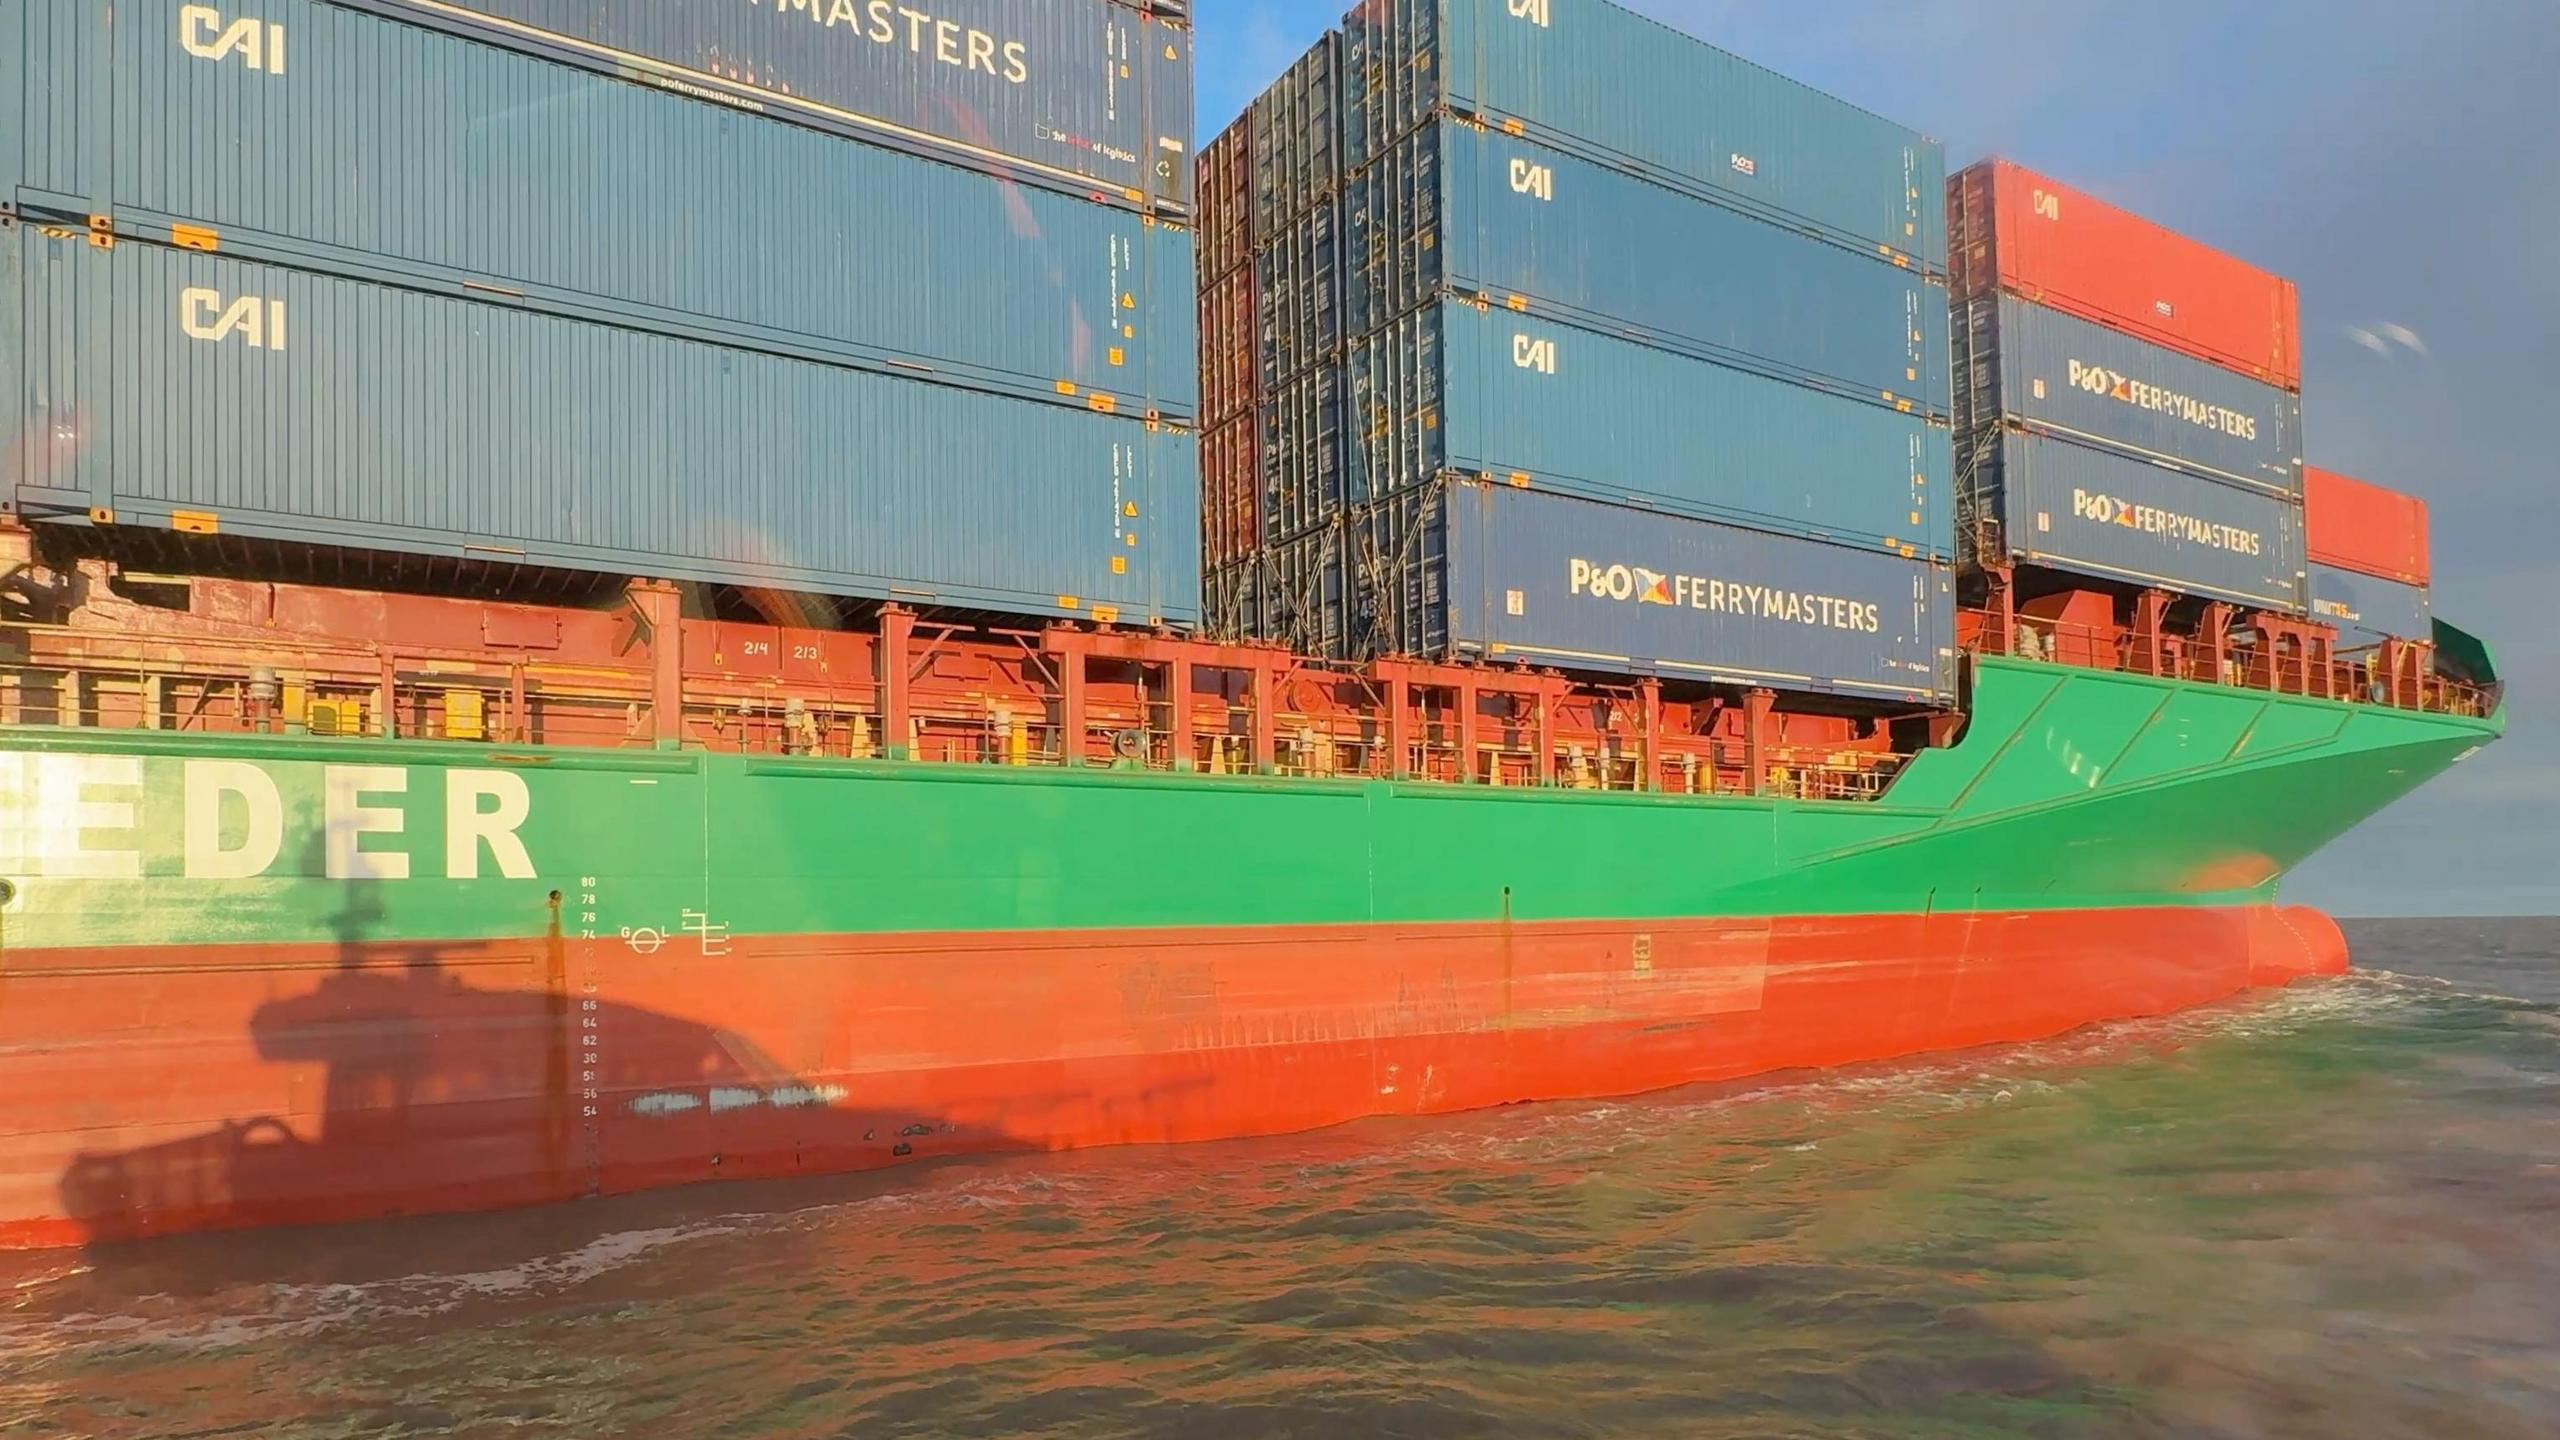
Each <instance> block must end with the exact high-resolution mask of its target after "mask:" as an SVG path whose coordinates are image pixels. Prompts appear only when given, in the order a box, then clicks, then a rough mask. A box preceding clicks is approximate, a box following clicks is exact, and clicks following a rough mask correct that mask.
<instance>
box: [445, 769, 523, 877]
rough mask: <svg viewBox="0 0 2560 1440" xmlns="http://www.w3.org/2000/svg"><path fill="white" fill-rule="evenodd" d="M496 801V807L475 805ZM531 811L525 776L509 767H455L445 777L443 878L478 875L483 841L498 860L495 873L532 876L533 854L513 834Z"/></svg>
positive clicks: (506, 875) (510, 875)
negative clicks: (456, 768) (494, 768)
mask: <svg viewBox="0 0 2560 1440" xmlns="http://www.w3.org/2000/svg"><path fill="white" fill-rule="evenodd" d="M482 800H495V801H496V802H498V803H497V807H496V808H495V809H490V810H483V809H481V808H480V802H481V801H482ZM532 813H533V796H532V794H531V793H530V792H529V791H527V790H526V788H525V783H524V777H523V776H521V775H518V774H517V773H515V772H514V771H512V770H454V771H450V772H448V773H447V774H446V775H445V777H444V873H445V878H446V879H448V880H477V879H479V878H480V847H481V846H482V845H483V844H486V845H487V846H488V847H489V854H490V856H491V857H492V858H494V859H495V860H496V861H497V862H498V873H499V874H501V875H503V876H505V877H506V878H508V879H510V880H530V879H532V878H533V857H532V856H530V855H528V854H526V853H525V849H524V840H523V838H522V837H520V836H518V835H517V834H516V831H517V830H518V829H519V828H520V827H522V826H523V824H524V821H525V817H526V816H527V815H530V814H532Z"/></svg>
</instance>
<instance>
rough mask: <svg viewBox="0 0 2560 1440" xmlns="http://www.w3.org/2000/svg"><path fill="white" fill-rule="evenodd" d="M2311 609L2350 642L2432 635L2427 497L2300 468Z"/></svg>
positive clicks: (2423, 639)
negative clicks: (2309, 559)
mask: <svg viewBox="0 0 2560 1440" xmlns="http://www.w3.org/2000/svg"><path fill="white" fill-rule="evenodd" d="M2303 508H2304V519H2305V522H2306V523H2305V525H2304V529H2305V531H2306V533H2307V535H2308V538H2309V546H2308V548H2309V552H2310V557H2311V578H2310V584H2311V615H2312V618H2313V619H2316V620H2321V621H2325V622H2326V623H2328V624H2331V625H2335V626H2337V627H2338V633H2339V636H2340V639H2341V641H2342V643H2344V644H2345V645H2346V646H2348V647H2350V648H2358V647H2362V646H2367V645H2374V644H2379V643H2380V642H2382V641H2384V640H2389V639H2398V640H2415V641H2418V642H2420V643H2430V642H2432V641H2433V640H2434V639H2435V605H2434V600H2433V597H2432V595H2431V594H2430V592H2429V588H2428V587H2429V584H2430V581H2431V579H2432V574H2433V572H2432V567H2431V563H2430V553H2429V540H2428V533H2427V502H2425V501H2424V500H2421V499H2418V498H2417V497H2416V496H2414V495H2403V494H2401V493H2400V492H2399V491H2396V490H2386V489H2384V488H2383V487H2381V486H2379V485H2370V484H2367V483H2366V482H2364V481H2362V480H2355V479H2350V478H2349V477H2347V476H2344V475H2340V474H2337V473H2336V472H2334V471H2329V470H2322V469H2319V468H2318V467H2316V466H2314V467H2310V468H2307V469H2306V470H2305V471H2304V472H2303Z"/></svg>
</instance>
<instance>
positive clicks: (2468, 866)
mask: <svg viewBox="0 0 2560 1440" xmlns="http://www.w3.org/2000/svg"><path fill="white" fill-rule="evenodd" d="M1559 3H1560V4H1561V3H1567V0H1559ZM1577 3H1578V0H1577ZM1634 8H1636V9H1638V10H1641V11H1644V12H1645V13H1647V14H1650V15H1653V16H1655V17H1656V18H1658V19H1661V20H1665V21H1668V22H1670V23H1672V24H1674V25H1677V26H1679V27H1681V28H1682V29H1684V30H1687V31H1689V32H1691V33H1693V34H1696V35H1700V36H1703V37H1704V38H1706V39H1708V40H1711V41H1713V42H1715V43H1716V44H1719V45H1722V46H1724V47H1725V48H1727V49H1730V50H1733V51H1736V52H1738V53H1740V54H1742V55H1744V56H1747V57H1749V58H1751V59H1753V60H1757V61H1759V62H1761V63H1763V64H1766V65H1769V66H1771V67H1773V68H1775V69H1777V70H1780V71H1783V72H1785V73H1787V74H1789V75H1793V76H1795V77H1796V78H1798V79H1801V80H1804V81H1807V82H1809V83H1811V84H1814V85H1818V86H1820V87H1821V88H1823V89H1825V90H1828V91H1831V92H1832V93H1834V94H1837V95H1841V96H1844V97H1847V98H1848V99H1851V100H1854V101H1857V102H1858V103H1860V104H1862V105H1865V106H1867V107H1868V108H1869V109H1872V110H1877V111H1880V112H1882V113H1884V114H1886V115H1890V116H1893V117H1895V118H1897V119H1901V120H1903V121H1906V122H1908V123H1910V124H1914V125H1917V126H1919V127H1920V128H1922V129H1924V130H1927V131H1928V132H1930V133H1931V134H1934V135H1936V136H1938V137H1939V138H1941V139H1943V140H1944V141H1946V143H1947V151H1948V158H1949V160H1950V161H1951V162H1952V163H1956V164H1962V163H1964V162H1966V161H1969V160H1973V159H1976V158H1979V157H1980V156H1983V155H1986V154H1993V153H1998V154H2005V155H2009V156H2011V157H2013V158H2016V159H2018V160H2020V161H2023V162H2025V163H2027V164H2029V165H2032V166H2035V167H2037V168H2040V169H2044V170H2047V171H2050V172H2052V173H2053V174H2055V175H2057V176H2060V177H2061V178H2064V179H2066V180H2070V181H2072V182H2074V183H2076V184H2079V185H2081V186H2082V187H2084V188H2086V189H2090V190H2093V191H2095V192H2097V193H2098V194H2100V195H2103V196H2105V197H2107V198H2109V199H2111V200H2114V201H2116V202H2118V203H2120V204H2124V205H2127V206H2130V207H2132V208H2134V209H2137V210H2140V211H2142V212H2143V213H2145V214H2148V215H2151V216H2153V217H2154V218H2157V219H2159V220H2162V221H2164V222H2166V223H2168V224H2170V225H2173V226H2176V227H2177V228H2179V229H2182V230H2186V231H2188V232H2190V233H2193V234H2195V235H2198V236H2201V237H2203V238H2205V239H2207V240H2210V241H2212V242H2213V243H2215V244H2218V245H2220V246H2222V247H2224V248H2226V249H2229V250H2232V251H2235V252H2237V253H2239V254H2241V255H2243V256H2246V257H2248V258H2249V259H2251V260H2254V261H2256V262H2258V263H2260V264H2262V265H2266V266H2268V267H2270V268H2273V269H2276V270H2280V271H2282V272H2284V273H2286V274H2289V275H2292V276H2294V277H2295V278H2296V279H2298V280H2300V281H2301V282H2302V289H2303V304H2304V317H2303V318H2304V325H2305V329H2306V340H2305V347H2304V349H2305V354H2304V363H2305V367H2306V379H2305V382H2304V408H2305V412H2306V416H2305V425H2306V431H2307V435H2308V439H2309V458H2310V459H2311V460H2312V461H2314V462H2315V463H2318V464H2322V465H2326V466H2329V467H2331V468H2333V469H2338V470H2344V471H2347V472H2349V473H2351V474H2356V475H2361V476H2364V477H2366V478H2369V479H2372V480H2376V481H2379V482H2381V483H2383V484H2387V485H2393V486H2397V487H2399V488H2402V489H2407V490H2413V491H2415V492H2417V493H2418V494H2421V495H2423V496H2425V497H2426V498H2427V499H2428V500H2429V501H2430V502H2432V503H2433V505H2434V507H2435V535H2436V563H2437V571H2438V576H2439V579H2438V585H2437V592H2438V595H2437V598H2438V606H2439V609H2440V610H2441V611H2442V613H2443V614H2444V615H2445V616H2446V618H2448V619H2451V620H2453V621H2455V622H2456V623H2458V624H2461V625H2463V626H2464V627H2465V628H2468V629H2472V630H2474V631H2477V632H2479V633H2481V634H2484V635H2486V636H2488V637H2489V638H2490V640H2491V641H2492V642H2493V643H2494V644H2495V645H2496V646H2497V647H2498V651H2499V654H2500V657H2501V658H2502V660H2503V661H2504V663H2505V667H2506V670H2507V672H2508V675H2509V677H2510V679H2511V681H2512V695H2513V701H2514V730H2513V733H2512V735H2511V736H2510V738H2509V739H2508V740H2507V742H2506V743H2504V744H2502V745H2500V746H2497V747H2496V748H2494V749H2491V750H2489V751H2487V752H2485V753H2484V754H2482V755H2481V756H2480V757H2478V758H2477V759H2475V760H2473V761H2472V762H2471V763H2469V764H2467V765H2464V766H2461V767H2459V768H2457V769H2456V770H2455V771H2454V772H2453V773H2452V774H2451V775H2449V776H2447V777H2446V778H2444V779H2442V780H2439V781H2437V782H2436V783H2435V784H2434V785H2433V786H2431V787H2429V788H2428V789H2427V790H2425V791H2423V792H2421V793H2420V794H2419V795H2417V796H2416V797H2414V798H2412V799H2410V800H2408V801H2406V802H2403V803H2402V804H2401V805H2400V806H2398V807H2397V808H2395V809H2393V810H2391V811H2389V812H2387V813H2385V814H2384V815H2382V816H2381V817H2379V818H2378V819H2376V820H2374V821H2373V822H2371V823H2370V824H2368V825H2366V826H2365V827H2364V828H2363V829H2361V830H2359V831H2358V832H2357V833H2356V834H2354V835H2352V836H2350V837H2349V838H2348V839H2346V840H2345V841H2342V842H2340V843H2339V844H2338V845H2337V846H2335V847H2333V848H2332V849H2331V850H2329V851H2328V852H2327V853H2325V854H2324V855H2322V856H2321V857H2320V858H2318V859H2317V860H2315V861H2314V862H2313V863H2312V864H2311V865H2310V866H2308V867H2306V868H2305V870H2304V871H2303V872H2302V873H2301V874H2300V875H2299V876H2298V877H2297V879H2296V880H2295V881H2294V882H2293V884H2292V886H2291V887H2290V889H2289V891H2288V893H2289V894H2290V895H2291V896H2292V897H2293V898H2296V899H2300V900H2305V901H2308V902H2311V903H2315V904H2319V905H2323V906H2325V907H2327V908H2330V909H2332V910H2335V911H2337V912H2338V913H2341V914H2350V915H2357V914H2451V913H2486V914H2546V915H2547V914H2560V405H2555V404H2554V402H2553V400H2552V399H2551V388H2552V378H2553V377H2554V376H2555V375H2560V247H2555V244H2554V242H2555V241H2560V0H2438V3H2436V4H2432V5H2426V6H2415V7H2413V6H2410V5H2407V4H2406V3H2386V0H2250V3H2247V4H2235V3H2232V0H2150V3H2145V4H2140V5H2127V4H2123V3H2121V0H1935V3H1933V0H1900V3H1892V4H1884V3H1870V0H1749V3H1745V0H1636V3H1635V6H1634ZM1196 12H1197V15H1196V20H1197V30H1198V40H1199V44H1198V55H1199V66H1200V70H1199V84H1200V122H1201V128H1200V133H1201V135H1202V137H1203V138H1204V139H1205V138H1206V137H1208V136H1210V135H1212V134H1215V133H1216V132H1217V130H1218V129H1220V128H1222V127H1223V126H1224V125H1225V124H1226V122H1227V121H1228V120H1229V119H1231V118H1232V117H1233V116H1234V115H1235V114H1236V112H1237V111H1238V110H1240V109H1241V108H1242V107H1243V105H1244V102H1245V101H1246V100H1247V99H1248V98H1250V97H1251V96H1252V95H1253V94H1254V93H1255V92H1256V91H1258V90H1260V89H1261V88H1262V87H1263V86H1264V85H1266V84H1268V83H1269V82H1270V80H1271V78H1272V77H1273V76H1275V75H1276V74H1278V73H1279V71H1280V70H1281V69H1282V68H1284V67H1285V66H1286V65H1287V63H1288V62H1289V61H1290V60H1291V59H1293V58H1294V57H1295V56H1296V55H1297V54H1298V53H1299V52H1300V51H1302V50H1304V49H1305V48H1306V46H1307V45H1308V44H1309V43H1311V42H1312V41H1313V40H1314V39H1315V37H1316V36H1317V35H1318V34H1320V33H1321V32H1322V31H1323V29H1324V28H1325V26H1326V25H1327V24H1328V23H1330V21H1331V20H1332V19H1333V18H1334V17H1335V16H1336V15H1337V14H1338V13H1339V7H1337V6H1333V5H1326V4H1307V3H1296V0H1196ZM2386 326H2397V327H2401V328H2403V329H2405V330H2406V331H2407V332H2408V333H2409V334H2410V335H2412V336H2414V337H2415V338H2416V340H2417V342H2418V345H2419V346H2421V347H2423V350H2420V349H2414V348H2411V347H2410V346H2408V345H2406V344H2399V343H2386V344H2384V345H2383V351H2387V352H2388V353H2381V352H2377V351H2376V350H2375V349H2374V348H2371V343H2370V342H2371V341H2372V339H2373V337H2376V336H2378V335H2381V334H2384V333H2389V332H2386V331H2385V330H2384V329H2383V328H2382V327H2386Z"/></svg>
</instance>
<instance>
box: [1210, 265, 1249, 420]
mask: <svg viewBox="0 0 2560 1440" xmlns="http://www.w3.org/2000/svg"><path fill="white" fill-rule="evenodd" d="M1256 284H1257V281H1256V280H1255V277H1254V272H1253V267H1252V266H1250V265H1248V266H1246V267H1244V268H1243V269H1241V270H1233V271H1229V272H1228V273H1227V274H1226V275H1225V276H1223V277H1221V278H1219V279H1216V280H1212V281H1209V282H1208V284H1207V285H1206V286H1205V287H1204V288H1203V289H1202V290H1201V292H1200V421H1201V424H1202V425H1204V426H1217V425H1223V424H1225V423H1227V422H1228V421H1230V420H1232V419H1234V418H1236V417H1237V416H1238V415H1243V414H1247V413H1250V412H1251V411H1252V410H1253V409H1255V408H1256V407H1257V406H1258V405H1260V404H1261V402H1262V312H1261V309H1260V307H1259V306H1258V305H1257V304H1256V303H1255V287H1256Z"/></svg>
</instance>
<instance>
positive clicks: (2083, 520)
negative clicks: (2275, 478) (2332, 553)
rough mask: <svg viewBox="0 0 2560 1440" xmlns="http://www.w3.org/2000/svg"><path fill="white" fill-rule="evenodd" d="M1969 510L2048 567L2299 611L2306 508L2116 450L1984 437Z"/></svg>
mask: <svg viewBox="0 0 2560 1440" xmlns="http://www.w3.org/2000/svg"><path fill="white" fill-rule="evenodd" d="M1961 448H1962V449H1964V450H1965V451H1966V453H1968V454H1969V455H1970V456H1972V457H1973V459H1974V462H1975V465H1976V469H1975V472H1974V476H1975V478H1974V504H1975V507H1976V511H1977V513H1978V514H1979V515H1981V516H1982V517H1983V518H1985V519H1987V520H1991V521H1994V522H1996V523H1997V524H1998V526H1999V530H2000V534H2001V536H2002V537H2003V543H2004V544H2005V546H2006V548H2007V551H2008V553H2009V554H2010V555H2011V556H2012V557H2014V558H2016V559H2019V560H2024V561H2028V562H2030V563H2033V564H2037V565H2043V566H2047V567H2049V568H2052V569H2056V570H2062V571H2066V572H2074V573H2080V574H2087V575H2093V576H2098V577H2102V578H2105V579H2110V580H2117V581H2122V582H2125V583H2128V584H2133V585H2139V586H2144V587H2157V588H2160V589H2163V590H2171V591H2177V592H2179V593H2182V594H2188V595H2201V596H2206V597H2209V598H2212V599H2217V600H2230V601H2235V602H2237V603H2239V604H2243V605H2256V606H2262V607H2265V608H2268V609H2274V610H2282V611H2285V612H2288V613H2292V614H2299V613H2301V612H2302V609H2303V605H2304V599H2303V569H2304V566H2305V565H2306V564H2307V563H2308V562H2307V560H2306V559H2305V556H2304V552H2303V531H2302V501H2301V499H2300V498H2299V497H2293V498H2288V497H2285V496H2281V495H2274V494H2270V493H2268V492H2266V491H2263V490H2253V489H2244V488H2242V487H2240V486H2237V485H2227V484H2224V483H2223V482H2222V481H2219V480H2213V479H2208V478H2206V477H2204V476H2201V475H2195V474H2190V473H2188V472H2186V471H2183V470H2172V469H2170V468H2168V467H2166V466H2162V465H2153V464H2150V463H2148V462H2147V461H2143V460H2139V459H2136V458H2134V457H2133V456H2130V455H2127V454H2124V453H2123V452H2121V451H2117V450H2108V449H2103V448H2100V447H2098V446H2094V445H2080V444H2075V443H2073V442H2072V441H2069V440H2057V439H2054V438H2053V437H2051V436H2046V435H2036V434H2027V433H2020V432H2018V431H2014V430H2005V431H1990V432H1985V434H1984V436H1983V437H1981V438H1980V439H1979V442H1978V443H1973V442H1966V443H1963V444H1962V447H1961Z"/></svg>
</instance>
